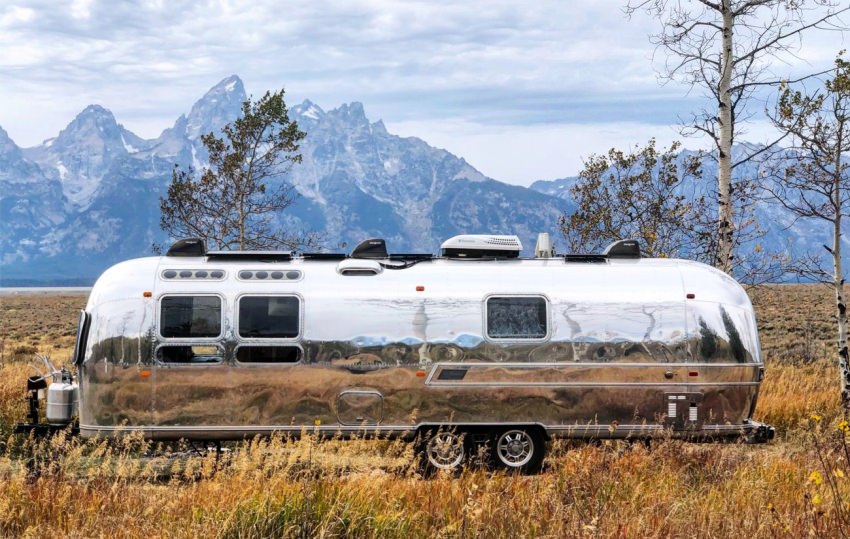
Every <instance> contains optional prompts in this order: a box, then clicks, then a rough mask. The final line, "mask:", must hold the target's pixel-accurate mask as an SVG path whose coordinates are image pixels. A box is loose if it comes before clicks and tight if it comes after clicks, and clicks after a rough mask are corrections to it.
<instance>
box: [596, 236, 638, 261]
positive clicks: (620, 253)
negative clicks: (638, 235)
mask: <svg viewBox="0 0 850 539" xmlns="http://www.w3.org/2000/svg"><path fill="white" fill-rule="evenodd" d="M602 256H604V257H606V258H640V243H638V240H618V241H615V242H614V243H612V244H611V245H609V246H608V247H606V248H605V250H604V251H602Z"/></svg>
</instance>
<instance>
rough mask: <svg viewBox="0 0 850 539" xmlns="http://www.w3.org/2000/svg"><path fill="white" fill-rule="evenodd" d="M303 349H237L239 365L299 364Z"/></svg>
mask: <svg viewBox="0 0 850 539" xmlns="http://www.w3.org/2000/svg"><path fill="white" fill-rule="evenodd" d="M300 359H301V349H300V348H298V347H297V346H240V347H239V348H237V349H236V361H238V362H239V363H298V361H299V360H300Z"/></svg>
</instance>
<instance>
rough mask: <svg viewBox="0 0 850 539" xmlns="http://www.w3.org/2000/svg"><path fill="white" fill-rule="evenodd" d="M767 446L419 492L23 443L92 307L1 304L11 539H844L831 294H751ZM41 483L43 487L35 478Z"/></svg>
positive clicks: (387, 470) (339, 469)
mask: <svg viewBox="0 0 850 539" xmlns="http://www.w3.org/2000/svg"><path fill="white" fill-rule="evenodd" d="M752 296H753V301H754V303H755V305H756V308H757V311H758V316H759V324H760V326H761V338H762V348H763V350H764V352H765V358H766V365H767V378H766V379H765V382H764V385H763V386H762V393H761V398H760V401H759V404H758V408H757V413H756V416H757V419H759V420H762V421H765V422H768V423H771V424H773V425H775V426H776V427H777V429H778V435H777V439H776V440H774V441H773V442H772V443H770V444H767V445H756V446H748V445H740V444H689V443H685V442H681V441H676V440H657V441H654V443H653V444H652V446H651V447H649V448H647V447H644V446H643V445H633V446H628V445H626V444H625V443H622V442H601V443H598V444H589V443H563V442H558V443H555V444H554V445H553V447H552V448H551V451H550V454H549V457H548V459H547V463H546V468H545V470H544V472H543V473H541V474H540V475H537V476H532V477H523V476H514V475H511V474H506V473H504V472H494V471H490V470H486V469H481V468H477V469H469V470H466V471H464V472H462V473H461V474H460V475H459V476H457V477H454V476H448V475H438V476H437V477H435V478H433V479H429V480H423V479H421V478H419V477H418V475H417V474H416V473H415V469H414V467H413V466H412V465H411V460H412V459H411V453H412V450H411V448H410V447H409V446H408V445H407V444H404V443H400V442H388V441H374V440H357V441H353V442H351V441H339V440H330V441H319V440H317V439H316V438H315V437H314V436H312V435H310V433H306V434H305V436H303V437H302V438H301V439H299V440H292V439H284V438H272V439H270V440H254V441H252V442H246V443H242V444H235V445H233V446H231V447H229V448H227V449H228V451H226V452H225V453H224V455H223V457H222V459H221V460H220V461H219V462H216V460H215V456H214V455H213V454H199V453H194V452H191V451H188V450H186V448H179V447H178V448H175V449H167V448H163V447H153V446H151V445H150V444H146V443H145V442H143V441H142V440H139V439H132V438H127V439H124V440H123V441H121V442H115V443H111V444H109V443H106V442H102V441H101V442H83V441H80V440H79V439H75V438H71V437H64V436H58V437H55V438H52V439H50V440H46V441H41V442H37V441H33V440H29V439H23V438H20V437H15V436H11V435H10V434H9V433H10V427H11V424H13V423H14V422H16V421H20V420H22V419H23V416H24V414H25V413H26V412H25V406H24V403H23V401H22V399H23V396H24V392H23V388H24V381H25V379H26V376H28V375H29V374H30V373H31V372H32V371H31V369H30V368H29V367H27V362H28V361H30V359H31V357H32V354H33V353H34V352H35V351H40V352H43V353H48V354H49V355H50V356H51V357H52V358H54V359H55V360H58V362H59V363H62V362H64V361H67V359H68V358H69V357H70V353H71V347H72V346H73V338H74V333H75V327H74V326H75V324H76V320H77V314H76V313H77V310H78V309H80V308H81V307H82V306H83V304H84V303H85V298H83V297H82V296H68V297H48V296H0V328H2V330H0V331H2V333H0V341H2V342H0V346H2V347H3V352H2V367H0V537H7V536H8V537H146V538H148V537H234V538H235V537H405V538H406V537H641V538H642V537H794V538H797V537H847V536H848V535H850V461H848V459H849V458H850V448H849V447H848V445H847V442H848V440H849V439H850V438H848V436H850V434H849V433H848V431H850V426H848V424H847V423H845V422H843V417H842V415H841V412H840V408H839V401H838V374H837V369H836V367H835V365H834V360H833V358H832V357H831V354H832V353H833V352H832V351H833V349H834V344H833V329H832V328H833V326H832V323H831V320H832V310H831V302H830V297H829V295H828V292H827V291H826V289H821V288H818V287H815V286H772V287H764V288H760V289H757V290H754V291H753V292H752ZM34 469H36V470H38V472H39V473H38V474H33V473H32V471H33V470H34Z"/></svg>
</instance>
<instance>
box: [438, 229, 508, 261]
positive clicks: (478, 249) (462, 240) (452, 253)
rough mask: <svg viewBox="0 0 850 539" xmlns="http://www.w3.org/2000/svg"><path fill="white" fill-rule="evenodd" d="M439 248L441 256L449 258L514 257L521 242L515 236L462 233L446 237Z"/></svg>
mask: <svg viewBox="0 0 850 539" xmlns="http://www.w3.org/2000/svg"><path fill="white" fill-rule="evenodd" d="M440 249H441V250H442V253H443V256H446V257H451V258H494V257H499V258H516V257H518V256H519V253H520V251H522V243H520V241H519V238H518V237H516V236H493V235H490V234H463V235H460V236H455V237H453V238H449V239H447V240H446V241H444V242H443V244H442V245H441V246H440Z"/></svg>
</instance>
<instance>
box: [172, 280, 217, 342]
mask: <svg viewBox="0 0 850 539" xmlns="http://www.w3.org/2000/svg"><path fill="white" fill-rule="evenodd" d="M198 296H204V297H216V298H218V300H219V302H220V303H219V306H220V309H219V315H218V318H219V320H218V334H217V335H215V336H214V337H166V336H165V335H163V334H162V301H163V300H164V299H165V298H169V297H198ZM226 310H227V301H225V299H224V296H223V295H222V294H218V293H216V292H168V293H165V294H162V295H161V296H159V297H158V298H157V301H156V334H157V337H158V338H159V340H160V341H163V342H165V343H174V344H178V343H179V344H187V343H196V344H198V345H199V346H201V345H208V344H211V343H213V342H216V343H217V342H219V341H221V339H222V338H223V337H224V325H225V324H224V323H225V312H226Z"/></svg>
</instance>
